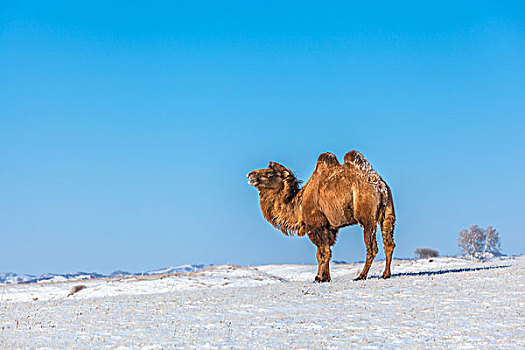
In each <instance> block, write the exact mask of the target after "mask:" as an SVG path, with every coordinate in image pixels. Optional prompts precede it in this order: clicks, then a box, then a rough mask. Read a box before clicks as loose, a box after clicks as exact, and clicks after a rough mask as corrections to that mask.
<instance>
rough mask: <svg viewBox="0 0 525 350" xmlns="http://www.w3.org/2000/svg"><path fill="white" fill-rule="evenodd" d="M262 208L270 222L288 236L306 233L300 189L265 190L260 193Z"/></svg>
mask: <svg viewBox="0 0 525 350" xmlns="http://www.w3.org/2000/svg"><path fill="white" fill-rule="evenodd" d="M259 197H260V203H261V210H262V212H263V215H264V217H265V219H266V220H268V222H270V223H271V224H272V225H273V226H274V227H275V228H277V229H278V230H280V231H282V232H283V233H284V234H285V235H287V236H293V235H299V236H303V235H304V230H302V219H301V213H300V201H301V195H300V191H299V190H298V189H295V191H294V192H292V193H290V192H287V191H286V190H281V191H271V190H270V191H263V192H260V193H259Z"/></svg>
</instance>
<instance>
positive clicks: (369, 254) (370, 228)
mask: <svg viewBox="0 0 525 350" xmlns="http://www.w3.org/2000/svg"><path fill="white" fill-rule="evenodd" d="M361 226H362V227H363V232H364V236H365V246H366V261H365V266H364V267H363V271H361V273H360V274H359V276H358V277H357V278H356V279H354V281H359V280H365V279H366V276H367V275H368V270H370V266H372V261H374V258H375V257H376V255H377V252H378V250H379V249H377V241H376V228H377V225H376V224H373V225H366V226H365V225H361Z"/></svg>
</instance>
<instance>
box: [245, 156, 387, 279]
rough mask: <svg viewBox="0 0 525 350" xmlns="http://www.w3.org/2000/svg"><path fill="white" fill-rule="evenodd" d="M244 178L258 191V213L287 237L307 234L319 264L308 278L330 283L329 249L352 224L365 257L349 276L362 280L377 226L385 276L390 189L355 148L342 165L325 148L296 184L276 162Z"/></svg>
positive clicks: (374, 249)
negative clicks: (302, 181) (310, 170)
mask: <svg viewBox="0 0 525 350" xmlns="http://www.w3.org/2000/svg"><path fill="white" fill-rule="evenodd" d="M247 178H248V183H249V184H250V185H252V186H254V187H255V188H256V189H257V190H258V191H259V201H260V206H261V211H262V213H263V216H264V218H265V219H266V220H267V221H268V222H269V223H270V224H272V225H273V226H274V227H275V228H277V229H278V230H280V231H282V232H283V233H284V234H285V235H287V236H295V235H297V236H299V237H303V236H304V235H307V236H308V237H309V238H310V240H311V241H312V243H313V244H315V246H316V247H317V255H316V256H317V262H318V265H319V267H318V272H317V276H316V277H315V280H314V282H330V280H331V278H330V259H331V258H332V251H331V247H332V246H333V245H334V244H335V241H336V238H337V233H338V231H339V229H340V228H343V227H346V226H351V225H356V224H359V225H361V227H362V228H363V232H364V240H365V246H366V261H365V265H364V267H363V270H362V272H361V273H360V274H359V276H358V277H357V278H355V280H356V281H357V280H365V279H366V277H367V274H368V270H369V269H370V266H371V265H372V261H373V260H374V258H375V256H376V254H377V252H378V248H377V241H376V229H377V224H379V226H380V227H381V233H382V235H383V246H384V250H385V257H386V263H385V270H384V272H383V276H382V278H389V277H390V264H391V262H392V254H393V252H394V247H395V244H394V226H395V221H396V215H395V212H394V202H393V199H392V192H391V191H390V188H389V187H388V185H387V184H386V182H385V181H383V179H382V178H381V176H379V174H378V173H377V172H376V171H375V170H374V169H373V168H372V166H371V165H370V163H369V162H368V161H367V160H366V158H365V157H364V156H363V155H362V154H361V153H360V152H358V151H355V150H354V151H350V152H348V153H347V154H345V156H344V158H343V164H340V163H339V161H338V160H337V157H336V156H335V155H334V154H332V153H330V152H327V153H323V154H321V155H320V156H319V159H318V160H317V165H316V167H315V170H314V172H313V174H312V176H311V177H310V179H309V180H308V181H307V182H306V184H305V185H304V186H303V187H301V188H299V184H300V181H299V180H298V179H297V178H296V176H295V174H294V173H293V172H292V171H291V170H290V169H288V168H286V167H285V166H283V165H281V164H279V163H276V162H270V164H269V166H268V168H265V169H258V170H254V171H252V172H250V173H249V174H248V175H247Z"/></svg>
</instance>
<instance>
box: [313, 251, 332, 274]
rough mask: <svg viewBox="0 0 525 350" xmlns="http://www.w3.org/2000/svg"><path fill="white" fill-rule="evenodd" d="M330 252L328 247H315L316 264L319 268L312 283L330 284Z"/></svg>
mask: <svg viewBox="0 0 525 350" xmlns="http://www.w3.org/2000/svg"><path fill="white" fill-rule="evenodd" d="M331 258H332V250H331V249H330V246H329V245H322V246H317V263H318V264H319V268H318V270H317V276H315V280H314V282H330V280H331V278H330V259H331Z"/></svg>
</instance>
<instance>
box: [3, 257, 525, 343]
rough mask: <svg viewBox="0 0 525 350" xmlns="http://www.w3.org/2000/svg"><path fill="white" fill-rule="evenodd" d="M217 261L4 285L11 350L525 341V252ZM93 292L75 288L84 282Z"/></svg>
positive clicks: (5, 322)
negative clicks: (320, 263) (360, 277)
mask: <svg viewBox="0 0 525 350" xmlns="http://www.w3.org/2000/svg"><path fill="white" fill-rule="evenodd" d="M383 266H384V263H382V262H378V263H375V264H374V265H373V267H372V270H371V271H370V275H371V278H370V279H368V280H366V281H359V282H354V281H353V280H352V279H353V278H354V277H355V276H357V274H358V273H359V271H360V269H361V267H362V264H336V265H333V266H332V280H333V281H332V283H326V284H314V283H311V281H312V280H313V278H314V275H315V272H316V266H311V265H266V266H257V267H237V266H229V265H222V266H215V267H212V268H209V269H205V270H201V271H198V272H194V273H185V274H177V275H161V276H147V277H143V278H140V277H132V278H114V279H100V280H90V281H78V282H67V283H43V284H22V285H4V286H0V348H2V349H4V348H8V349H9V348H105V347H107V348H121V349H125V348H133V349H135V348H145V349H157V348H159V349H160V348H203V349H207V348H235V349H238V348H250V349H253V348H261V349H262V348H282V349H290V348H291V349H330V348H333V349H348V348H369V349H375V348H416V349H417V348H462V349H480V348H487V349H494V348H512V349H516V348H522V349H523V348H525V332H524V331H523V330H524V329H525V317H524V310H525V279H524V276H525V274H524V272H525V257H523V256H522V257H518V258H514V259H507V260H493V261H490V262H485V263H481V262H472V261H466V260H462V259H454V258H436V259H433V261H429V260H428V259H425V260H396V261H395V262H394V265H393V269H392V272H393V274H394V275H393V277H392V278H391V279H390V280H380V279H378V278H374V277H377V276H379V275H380V274H381V272H382V268H383ZM77 285H83V286H85V287H86V288H85V289H82V290H80V291H79V292H77V293H74V294H73V295H70V296H68V294H70V292H71V290H72V288H73V287H74V286H77Z"/></svg>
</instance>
